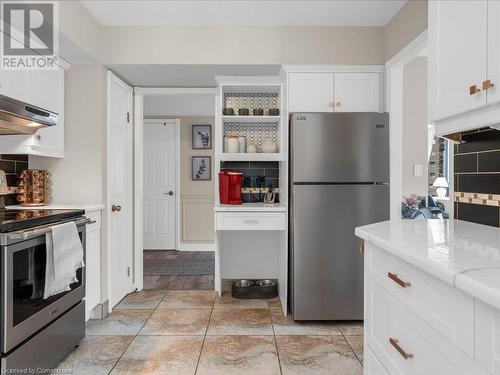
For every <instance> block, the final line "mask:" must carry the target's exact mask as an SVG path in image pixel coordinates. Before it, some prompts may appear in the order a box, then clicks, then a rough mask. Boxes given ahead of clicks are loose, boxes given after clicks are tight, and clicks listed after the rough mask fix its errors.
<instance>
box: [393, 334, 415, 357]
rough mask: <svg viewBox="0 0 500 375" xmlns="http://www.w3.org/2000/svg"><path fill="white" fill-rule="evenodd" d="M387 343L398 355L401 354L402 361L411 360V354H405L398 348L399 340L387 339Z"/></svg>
mask: <svg viewBox="0 0 500 375" xmlns="http://www.w3.org/2000/svg"><path fill="white" fill-rule="evenodd" d="M389 342H390V343H391V345H392V346H394V348H395V349H396V350H397V351H398V353H399V354H401V356H402V357H403V358H404V359H408V358H413V354H411V353H406V352H405V351H404V350H403V348H402V347H400V346H399V340H396V339H393V338H392V337H389Z"/></svg>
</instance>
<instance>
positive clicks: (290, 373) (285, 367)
mask: <svg viewBox="0 0 500 375" xmlns="http://www.w3.org/2000/svg"><path fill="white" fill-rule="evenodd" d="M276 343H277V346H278V352H279V356H280V363H281V369H282V372H283V375H304V374H307V375H323V374H324V375H361V374H362V373H363V367H362V366H361V364H360V363H359V361H358V359H357V358H356V356H355V355H354V353H353V352H352V350H351V348H350V347H349V345H348V344H347V342H346V341H345V339H344V338H343V337H342V336H277V337H276Z"/></svg>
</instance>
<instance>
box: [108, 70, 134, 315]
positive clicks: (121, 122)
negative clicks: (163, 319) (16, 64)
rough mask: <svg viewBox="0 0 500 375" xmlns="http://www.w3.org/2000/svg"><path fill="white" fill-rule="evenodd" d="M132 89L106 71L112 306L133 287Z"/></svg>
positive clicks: (110, 297) (109, 282)
mask: <svg viewBox="0 0 500 375" xmlns="http://www.w3.org/2000/svg"><path fill="white" fill-rule="evenodd" d="M132 99H133V90H132V88H131V87H130V86H128V85H127V84H126V83H124V82H123V81H121V80H120V79H118V78H117V77H116V76H115V75H114V74H113V73H111V72H108V104H107V108H108V124H107V136H108V137H107V209H108V212H107V224H108V251H109V258H108V272H109V275H108V293H109V295H108V298H109V303H110V307H111V308H112V307H113V306H115V305H116V304H117V303H118V302H119V301H120V300H121V299H122V298H123V297H124V296H125V295H127V294H128V293H130V292H131V291H132V290H133V273H132V267H133V231H132V230H133V225H132V223H133V222H132V220H133V202H132V186H133V174H132V165H133V164H132V152H133V144H132V130H133V129H132V128H133V124H132Z"/></svg>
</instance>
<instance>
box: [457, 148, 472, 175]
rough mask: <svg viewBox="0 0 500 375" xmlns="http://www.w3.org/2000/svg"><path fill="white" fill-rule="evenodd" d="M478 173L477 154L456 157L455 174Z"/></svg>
mask: <svg viewBox="0 0 500 375" xmlns="http://www.w3.org/2000/svg"><path fill="white" fill-rule="evenodd" d="M467 172H477V153H474V154H465V155H455V173H467Z"/></svg>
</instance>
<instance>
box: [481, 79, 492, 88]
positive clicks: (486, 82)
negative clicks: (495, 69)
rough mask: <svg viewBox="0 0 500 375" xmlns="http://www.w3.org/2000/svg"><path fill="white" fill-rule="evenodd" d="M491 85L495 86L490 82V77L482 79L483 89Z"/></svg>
mask: <svg viewBox="0 0 500 375" xmlns="http://www.w3.org/2000/svg"><path fill="white" fill-rule="evenodd" d="M492 87H495V84H494V83H493V82H491V80H490V79H487V80H486V81H483V90H489V89H491V88H492Z"/></svg>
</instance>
